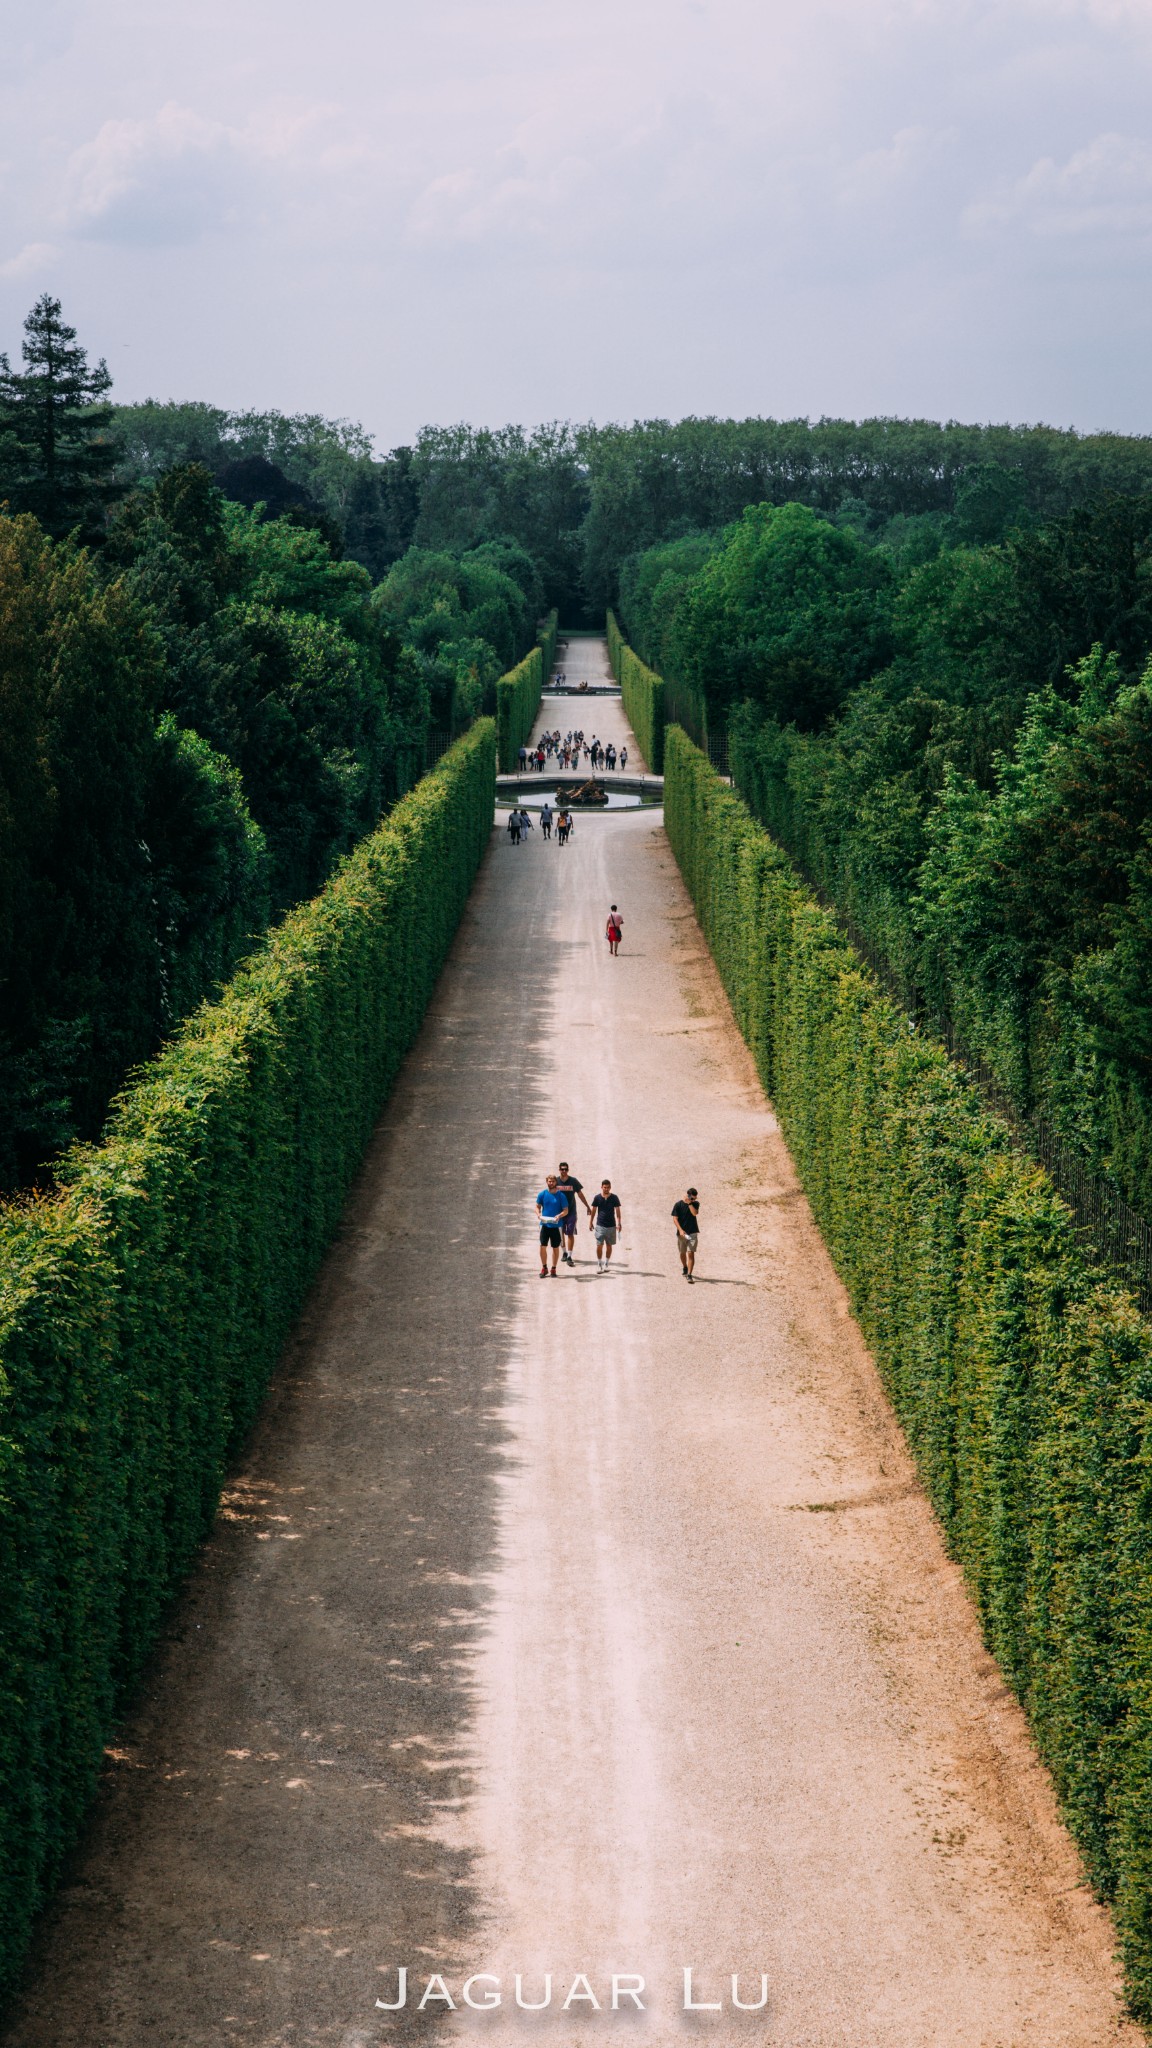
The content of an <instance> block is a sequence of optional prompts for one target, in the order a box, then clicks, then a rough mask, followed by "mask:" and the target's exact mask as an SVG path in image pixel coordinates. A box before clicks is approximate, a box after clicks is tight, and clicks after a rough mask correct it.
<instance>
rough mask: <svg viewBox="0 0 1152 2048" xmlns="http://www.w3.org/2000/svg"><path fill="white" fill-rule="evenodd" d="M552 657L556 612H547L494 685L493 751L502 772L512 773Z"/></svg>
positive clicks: (528, 729)
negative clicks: (528, 648)
mask: <svg viewBox="0 0 1152 2048" xmlns="http://www.w3.org/2000/svg"><path fill="white" fill-rule="evenodd" d="M555 659H556V614H555V612H550V613H549V615H548V618H547V619H546V621H545V623H544V625H543V626H542V627H541V628H540V632H539V634H538V635H537V641H536V645H535V647H534V648H533V649H532V652H531V654H526V655H525V656H524V659H523V661H520V662H517V664H516V667H515V668H514V669H510V670H509V672H508V674H507V675H504V676H501V677H500V680H499V682H498V683H497V685H496V737H497V754H498V758H499V762H500V772H501V774H502V775H514V774H515V772H516V770H517V768H518V767H519V765H520V748H521V747H522V746H523V745H524V743H525V741H526V740H527V739H528V738H529V736H530V735H531V732H532V727H533V725H534V724H535V722H536V713H537V712H538V711H539V709H540V698H541V695H542V694H543V689H544V682H545V679H546V677H548V676H549V675H551V673H552V666H553V663H554V662H555Z"/></svg>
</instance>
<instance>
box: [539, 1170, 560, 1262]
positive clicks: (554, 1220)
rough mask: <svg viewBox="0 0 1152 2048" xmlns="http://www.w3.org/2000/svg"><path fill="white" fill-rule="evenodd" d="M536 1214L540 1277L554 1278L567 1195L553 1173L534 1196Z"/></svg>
mask: <svg viewBox="0 0 1152 2048" xmlns="http://www.w3.org/2000/svg"><path fill="white" fill-rule="evenodd" d="M536 1214H537V1216H538V1217H539V1219H540V1278H541V1279H542V1280H547V1279H549V1278H551V1279H553V1280H554V1279H555V1278H556V1266H557V1262H558V1260H559V1257H560V1245H561V1235H560V1233H561V1229H562V1226H563V1223H564V1218H565V1217H566V1216H567V1214H568V1197H567V1195H562V1194H561V1192H560V1183H559V1181H558V1180H557V1178H556V1175H555V1174H554V1173H550V1174H549V1175H548V1178H547V1181H546V1182H545V1185H544V1186H543V1187H542V1188H541V1190H540V1193H539V1194H538V1195H537V1197H536ZM549 1252H551V1254H552V1272H551V1274H549V1272H548V1254H549Z"/></svg>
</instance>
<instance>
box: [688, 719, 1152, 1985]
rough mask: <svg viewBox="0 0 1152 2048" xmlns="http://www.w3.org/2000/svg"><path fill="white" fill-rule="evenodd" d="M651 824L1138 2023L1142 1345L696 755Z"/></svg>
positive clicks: (1145, 1513)
mask: <svg viewBox="0 0 1152 2048" xmlns="http://www.w3.org/2000/svg"><path fill="white" fill-rule="evenodd" d="M664 819H665V824H666V828H667V831H668V836H669V839H670V840H671V843H672V847H673V850H674V852H675V855H676V859H677V861H678V862H679V865H680V868H681V871H682V873H683V875H684V879H685V881H686V883H687V885H688V888H689V890H690V892H691V895H692V898H693V901H694V902H695V905H696V910H697V914H698V916H699V918H700V922H701V925H702V927H703V930H704V933H705V936H706V938H707V940H708V944H709V946H710V948H711V950H712V953H713V956H714V958H715V961H716V964H717V967H718V968H719V971H720V975H721V978H722V980H723V982H724V986H725V988H726V989H727V991H728V995H729V997H730V1000H731V1002H732V1007H733V1010H734V1012H735V1015H736V1018H737V1021H738V1023H739V1025H740V1029H741V1031H742V1032H743V1034H744V1037H745V1038H746V1039H747V1041H748V1044H749V1046H750V1047H751V1049H752V1052H753V1054H754V1056H755V1059H756V1064H757V1067H758V1069H759V1072H760V1076H761V1079H762V1081H763V1083H764V1087H765V1089H766V1090H767V1092H768V1094H769V1095H770V1096H771V1098H772V1101H773V1103H774V1105H775V1108H776V1110H777V1113H778V1115H779V1118H780V1123H781V1127H782V1129H783V1131H784V1133H785V1136H786V1138H787V1141H788V1145H789V1148H790V1150H791V1153H792V1157H793V1159H794V1160H795V1162H796V1166H797V1170H798V1172H799V1175H800V1178H801V1181H802V1182H803V1185H804V1188H805V1191H806V1193H807V1195H808V1198H809V1200H810V1202H811V1205H812V1210H813V1213H814V1215H815V1217H816V1220H817V1223H818V1224H819V1226H820V1229H821V1231H822V1232H823V1235H824V1238H825V1241H826V1242H827V1244H828V1247H829V1249H830V1251H831V1254H832V1257H833V1259H834V1260H835V1262H836V1266H837V1268H838V1270H839V1272H840V1274H841V1276H842V1278H843V1280H844V1282H845V1284H846V1286H847V1288H848V1291H849V1293H850V1295H851V1299H852V1304H853V1307H854V1309H855V1312H856V1315H857V1317H858V1319H859V1321H860V1325H861V1328H862V1329H863V1331H864V1333H865V1335H866V1337H867V1339H868V1342H869V1344H870V1345H871V1347H872V1350H873V1352H874V1354H875V1356H876V1359H877V1361H878V1364H879V1367H880V1370H881V1373H882V1374H883V1376H884V1380H885V1384H886V1386H887V1388H888V1391H889V1394H890V1395H891V1398H892V1401H893V1403H894V1405H895V1408H896V1411H897V1413H898V1415H899V1417H900V1420H901V1422H902V1424H903V1427H904V1429H905V1431H906V1433H907V1436H908V1439H909V1441H910V1443H911V1446H912V1449H913V1452H914V1454H915V1457H916V1459H917V1463H918V1465H919V1468H920V1472H921V1474H922V1477H923V1479H924V1483H925V1485H926V1487H927V1489H928V1492H929V1494H930V1496H931V1499H932V1502H933V1505H934V1506H935V1509H936V1512H937V1514H938V1515H939V1517H940V1520H941V1522H942V1524H943V1526H944V1531H945V1534H946V1538H947V1541H948V1544H949V1547H950V1549H951V1551H952V1553H953V1555H954V1556H955V1557H956V1558H957V1559H958V1561H959V1562H960V1564H961V1565H962V1567H963V1570H964V1573H965V1576H966V1578H967V1581H968V1584H969V1586H970V1588H971V1591H972V1594H973V1597H974V1599H975V1601H976V1604H977V1606H978V1609H979V1612H980V1618H981V1622H982V1624H983V1628H984V1634H985V1640H986V1641H987V1644H988V1647H989V1649H990V1650H991V1651H992V1653H993V1655H994V1656H995V1657H996V1658H997V1660H998V1662H999V1665H1000V1668H1001V1670H1002V1671H1003V1673H1004V1675H1005V1677H1006V1679H1007V1680H1008V1682H1009V1683H1010V1685H1011V1686H1012V1687H1013V1689H1014V1691H1015V1692H1016V1694H1017V1696H1018V1697H1019V1699H1020V1700H1021V1702H1022V1704H1023V1706H1024V1708H1025V1710H1026V1712H1027V1714H1028V1717H1029V1720H1030V1721H1031V1724H1032V1729H1033V1733H1034V1735H1035V1738H1036V1741H1037V1744H1038V1746H1039V1748H1040V1750H1041V1753H1042V1754H1043V1756H1044V1758H1045V1760H1046V1762H1047V1763H1048V1765H1049V1766H1050V1768H1051V1770H1052V1773H1053V1776H1054V1778H1055V1781H1056V1785H1057V1789H1058V1792H1059V1795H1060V1799H1061V1801H1062V1804H1063V1809H1064V1814H1065V1818H1066V1820H1067V1822H1068V1825H1069V1827H1070V1828H1071V1830H1072V1833H1073V1834H1074V1835H1075V1837H1076V1840H1077V1841H1078V1843H1079V1844H1080V1847H1081V1850H1082V1851H1083V1854H1084V1858H1085V1861H1086V1863H1087V1866H1088V1869H1089V1872H1090V1875H1091V1878H1092V1881H1093V1883H1094V1885H1095V1886H1096V1888H1097V1890H1098V1892H1099V1893H1100V1895H1101V1896H1102V1897H1104V1898H1106V1899H1109V1900H1110V1901H1111V1902H1112V1905H1113V1909H1114V1912H1115V1917H1116V1923H1117V1927H1118V1931H1119V1938H1120V1943H1121V1949H1122V1953H1123V1959H1124V1964H1125V1969H1126V1973H1127V1984H1128V1993H1129V1998H1130V2002H1131V2006H1132V2009H1133V2011H1134V2013H1135V2014H1136V2015H1137V2017H1139V2018H1140V2019H1142V2020H1145V2021H1147V2020H1149V2019H1152V1324H1149V1322H1148V1321H1146V1320H1145V1319H1144V1318H1143V1317H1142V1316H1140V1315H1139V1314H1138V1312H1137V1311H1136V1309H1135V1308H1134V1306H1133V1304H1132V1302H1131V1301H1130V1300H1129V1298H1128V1297H1127V1296H1126V1295H1124V1294H1123V1293H1121V1292H1118V1291H1117V1290H1116V1289H1114V1288H1113V1287H1111V1286H1109V1285H1107V1284H1105V1283H1102V1282H1101V1281H1099V1280H1098V1279H1097V1278H1096V1277H1095V1276H1094V1275H1093V1273H1092V1271H1091V1269H1090V1268H1088V1267H1087V1266H1086V1265H1085V1263H1084V1261H1083V1258H1082V1256H1081V1254H1080V1252H1079V1250H1078V1247H1077V1243H1076V1238H1075V1234H1074V1230H1073V1227H1072V1222H1071V1218H1070V1216H1069V1214H1068V1212H1067V1210H1066V1209H1065V1208H1064V1207H1063V1205H1062V1204H1061V1203H1060V1201H1059V1200H1058V1199H1057V1197H1056V1196H1055V1194H1054V1193H1053V1190H1052V1187H1051V1185H1050V1183H1049V1182H1048V1180H1047V1178H1046V1176H1045V1175H1044V1174H1043V1172H1042V1171H1041V1170H1040V1168H1039V1167H1037V1166H1033V1165H1032V1164H1031V1163H1030V1162H1029V1161H1028V1160H1027V1159H1023V1158H1021V1157H1020V1156H1019V1155H1018V1154H1017V1153H1016V1152H1015V1151H1014V1150H1013V1149H1012V1146H1011V1144H1010V1142H1009V1138H1008V1134H1007V1131H1006V1130H1005V1128H1004V1127H1003V1125H1001V1124H1000V1123H999V1122H998V1121H997V1120H996V1119H995V1118H994V1117H992V1116H990V1115H989V1114H988V1113H987V1112H986V1111H985V1110H984V1109H983V1108H982V1106H981V1104H980V1101H979V1099H978V1098H977V1096H976V1094H975V1093H974V1091H973V1090H972V1089H971V1088H970V1087H969V1086H968V1084H967V1083H966V1082H965V1081H964V1079H963V1078H962V1076H961V1074H960V1073H959V1071H958V1070H957V1069H956V1068H955V1067H954V1066H953V1065H952V1064H951V1062H950V1061H949V1059H948V1058H947V1056H946V1054H945V1053H944V1051H943V1049H942V1048H941V1047H940V1046H938V1045H936V1044H934V1043H932V1042H931V1041H929V1040H927V1039H925V1038H924V1037H922V1036H921V1035H919V1034H918V1033H916V1032H915V1031H914V1029H913V1027H911V1026H910V1024H909V1022H908V1019H907V1018H906V1017H905V1016H903V1015H902V1013H901V1012H900V1011H899V1010H897V1009H896V1008H895V1006H894V1005H893V1004H891V1003H890V1002H889V1001H888V1000H887V998H886V997H885V996H884V995H883V993H882V992H881V990H880V988H879V987H878V985H877V984H876V982H875V981H874V980H873V978H872V976H871V975H870V974H869V973H868V971H867V970H866V969H865V968H864V967H863V966H862V964H861V962H860V960H859V958H858V957H857V955H856V954H854V953H853V951H852V950H851V948H850V946H849V945H848V944H847V942H846V941H845V940H844V939H843V938H842V937H841V935H840V934H839V932H838V930H837V928H836V925H835V923H834V922H833V920H832V918H831V917H830V916H829V914H828V913H827V912H825V911H824V910H822V909H821V908H820V907H819V906H818V905H817V904H816V903H815V902H814V901H813V900H812V898H811V897H810V896H809V895H808V894H807V893H806V891H805V890H804V888H803V887H802V885H801V884H800V882H799V881H798V879H797V876H796V873H795V870H794V869H793V868H792V867H791V865H790V863H789V862H788V860H787V859H786V857H785V856H784V854H783V853H782V852H781V851H780V849H779V848H778V847H777V846H776V845H775V844H774V842H773V841H772V840H771V839H769V837H768V835H767V833H766V832H765V831H764V830H763V829H762V827H761V826H759V825H758V824H756V822H755V821H754V820H753V818H752V817H751V816H750V814H749V812H748V811H747V809H746V808H745V806H744V804H743V803H742V802H741V801H740V799H739V798H738V797H736V796H734V795H733V794H732V793H731V791H730V790H729V789H728V788H727V786H726V785H725V784H724V783H723V782H722V781H721V780H720V778H719V777H718V776H717V775H716V774H715V772H714V771H713V769H712V768H711V767H710V765H709V763H708V761H707V760H706V758H705V756H704V755H703V754H701V753H700V752H699V751H698V750H697V749H696V748H695V747H694V746H693V745H692V744H691V742H690V741H689V740H688V739H687V738H686V737H685V735H684V734H683V733H682V732H681V731H680V729H679V727H677V726H671V727H670V728H669V730H668V735H667V745H666V753H665V784H664Z"/></svg>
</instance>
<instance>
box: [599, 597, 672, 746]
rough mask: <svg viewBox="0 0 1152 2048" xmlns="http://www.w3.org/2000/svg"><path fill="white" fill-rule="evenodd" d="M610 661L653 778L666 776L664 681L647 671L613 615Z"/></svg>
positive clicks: (609, 619)
mask: <svg viewBox="0 0 1152 2048" xmlns="http://www.w3.org/2000/svg"><path fill="white" fill-rule="evenodd" d="M608 658H609V660H610V662H611V663H612V672H613V674H614V675H615V677H616V680H617V682H618V683H619V685H620V695H621V698H622V699H623V703H624V715H625V717H626V718H627V720H628V723H629V725H630V726H631V727H632V730H633V732H634V733H635V735H636V738H637V740H638V742H639V746H640V752H641V754H642V755H643V757H644V760H645V761H646V762H647V765H648V767H649V768H650V769H651V771H652V773H653V775H662V774H663V772H664V678H663V676H658V675H657V674H656V672H655V670H654V669H650V668H646V667H645V665H644V663H643V662H642V661H641V659H640V656H639V655H638V654H637V653H636V652H635V650H634V649H633V648H631V647H629V645H628V642H627V641H626V640H625V638H624V635H623V634H622V633H621V631H620V628H619V626H618V625H617V623H616V616H615V613H613V612H609V614H608Z"/></svg>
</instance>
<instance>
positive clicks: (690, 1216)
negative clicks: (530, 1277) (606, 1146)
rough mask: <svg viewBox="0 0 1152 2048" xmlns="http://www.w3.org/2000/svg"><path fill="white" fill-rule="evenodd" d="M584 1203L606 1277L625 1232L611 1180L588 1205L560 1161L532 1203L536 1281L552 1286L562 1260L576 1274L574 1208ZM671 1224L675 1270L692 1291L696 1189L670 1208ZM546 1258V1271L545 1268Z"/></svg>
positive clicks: (599, 1270)
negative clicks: (676, 1261)
mask: <svg viewBox="0 0 1152 2048" xmlns="http://www.w3.org/2000/svg"><path fill="white" fill-rule="evenodd" d="M579 1203H583V1205H584V1209H585V1212H586V1214H587V1217H588V1228H589V1230H590V1231H591V1233H592V1235H593V1237H594V1239H595V1241H596V1271H597V1274H598V1275H606V1274H607V1273H608V1272H609V1270H610V1268H611V1264H612V1252H613V1249H614V1247H615V1245H616V1242H617V1239H618V1237H619V1235H620V1232H621V1231H622V1230H623V1228H624V1210H623V1207H622V1205H621V1201H620V1197H619V1195H618V1194H617V1193H616V1192H615V1190H614V1188H613V1186H612V1183H611V1181H610V1180H602V1181H601V1183H600V1192H599V1194H596V1195H593V1197H592V1200H591V1201H589V1200H588V1197H587V1195H586V1194H585V1193H584V1183H583V1181H579V1180H577V1178H576V1175H575V1174H574V1173H573V1172H572V1171H571V1169H570V1167H569V1165H568V1161H567V1160H566V1159H562V1160H561V1161H560V1165H559V1168H558V1170H557V1171H556V1172H555V1173H550V1174H548V1175H547V1176H546V1178H545V1182H544V1186H543V1187H542V1188H541V1190H540V1193H539V1194H538V1195H537V1197H536V1216H537V1220H538V1223H539V1227H540V1278H541V1279H542V1280H555V1278H556V1272H557V1267H558V1266H559V1264H560V1262H561V1260H563V1262H564V1264H565V1265H566V1266H571V1267H572V1269H573V1270H575V1266H576V1232H577V1230H578V1228H579V1225H580V1211H579V1208H578V1206H577V1205H578V1204H579ZM672 1221H673V1223H674V1224H675V1226H676V1249H677V1251H678V1253H679V1256H680V1270H681V1272H682V1273H683V1275H684V1278H685V1279H686V1280H687V1281H688V1283H689V1285H690V1286H694V1285H695V1272H696V1250H697V1246H698V1245H699V1242H700V1197H699V1194H698V1193H697V1191H696V1189H695V1188H689V1189H688V1190H687V1192H686V1193H685V1194H683V1195H681V1196H680V1198H679V1200H678V1201H676V1202H674V1203H673V1204H672ZM549 1257H551V1261H552V1263H551V1265H549V1263H548V1261H549Z"/></svg>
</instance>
